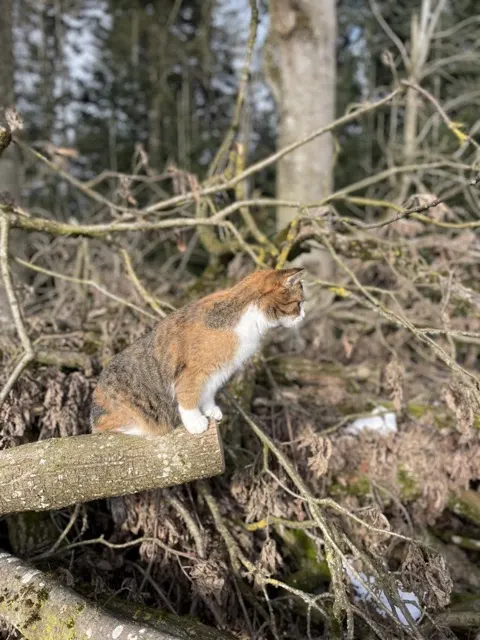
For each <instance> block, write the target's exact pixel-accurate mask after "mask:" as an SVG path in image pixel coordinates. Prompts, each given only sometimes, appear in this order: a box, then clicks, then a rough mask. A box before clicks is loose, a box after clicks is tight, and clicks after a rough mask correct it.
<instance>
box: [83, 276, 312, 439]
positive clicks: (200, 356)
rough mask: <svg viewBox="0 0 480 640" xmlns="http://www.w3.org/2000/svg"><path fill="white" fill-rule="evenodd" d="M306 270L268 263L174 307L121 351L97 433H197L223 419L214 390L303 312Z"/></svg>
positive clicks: (105, 386) (107, 380)
mask: <svg viewBox="0 0 480 640" xmlns="http://www.w3.org/2000/svg"><path fill="white" fill-rule="evenodd" d="M303 272H304V269H300V268H295V269H282V270H274V269H265V270H261V271H256V272H254V273H251V274H250V275H248V276H247V277H246V278H244V279H243V280H241V281H240V282H239V283H238V284H236V285H235V286H233V287H231V288H230V289H226V290H224V291H217V292H215V293H212V294H211V295H208V296H206V297H204V298H201V299H200V300H197V301H195V302H192V303H190V304H188V305H186V306H185V307H183V308H181V309H178V310H177V311H175V312H173V313H171V314H170V315H169V316H167V317H166V318H164V319H162V320H160V322H158V323H157V325H156V326H155V327H154V329H153V330H152V331H150V333H148V334H146V335H145V336H143V337H142V338H140V339H138V340H136V341H135V342H134V343H133V344H131V345H130V346H129V347H127V348H126V349H125V350H124V351H122V352H121V353H119V354H118V355H116V356H115V357H114V358H113V359H112V360H111V361H110V363H109V364H108V365H107V366H106V368H105V369H104V370H103V372H102V373H101V375H100V378H99V381H98V385H97V387H96V389H95V391H94V394H93V404H92V410H91V427H92V432H102V431H114V432H120V433H125V434H129V435H137V436H142V435H149V434H154V435H163V434H166V433H168V432H169V431H171V430H172V429H173V428H174V426H175V424H176V423H177V422H178V414H179V415H180V419H181V422H182V423H183V425H184V427H185V428H186V429H187V431H189V432H190V433H192V434H200V433H202V432H203V431H205V430H206V429H207V427H208V423H209V419H213V420H217V421H218V420H221V419H222V411H221V409H220V408H219V407H218V406H217V405H216V403H215V393H216V392H217V391H218V389H219V388H220V387H221V386H222V385H223V384H224V383H225V382H226V381H227V380H228V379H229V378H230V377H231V376H232V374H233V373H235V372H236V371H238V370H239V369H240V368H241V366H242V365H243V363H244V362H245V361H246V360H247V359H248V358H250V357H251V356H252V355H253V354H254V353H255V351H256V350H257V349H258V346H259V344H260V340H261V338H262V337H263V335H264V334H265V332H266V331H267V330H268V329H270V328H273V327H279V326H283V327H295V326H297V325H298V324H299V323H300V322H301V321H302V320H303V318H304V316H305V311H304V295H303V286H302V282H301V280H302V276H303Z"/></svg>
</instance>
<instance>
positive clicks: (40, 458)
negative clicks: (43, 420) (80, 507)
mask: <svg viewBox="0 0 480 640" xmlns="http://www.w3.org/2000/svg"><path fill="white" fill-rule="evenodd" d="M224 468H225V462H224V456H223V447H222V442H221V439H220V435H219V432H218V429H217V426H216V424H215V423H214V422H211V423H210V425H209V427H208V429H207V430H206V431H205V432H204V433H202V434H200V435H192V434H190V433H188V432H187V431H186V430H185V429H184V428H183V427H179V428H177V429H175V430H174V431H172V432H171V433H169V434H168V435H166V436H147V437H135V436H126V435H121V434H103V433H102V434H95V435H83V436H72V437H68V438H53V439H51V440H43V441H40V442H35V443H32V444H25V445H21V446H19V447H14V448H12V449H7V450H6V451H2V452H0V487H1V490H0V515H3V514H7V513H14V512H18V511H44V510H47V509H60V508H62V507H66V506H68V505H72V504H75V503H77V502H88V501H89V500H96V499H99V498H109V497H113V496H121V495H127V494H132V493H137V492H139V491H145V490H148V489H159V488H163V487H170V486H172V485H177V484H182V483H184V482H190V481H192V480H198V479H200V478H208V477H212V476H215V475H218V474H220V473H222V472H223V471H224Z"/></svg>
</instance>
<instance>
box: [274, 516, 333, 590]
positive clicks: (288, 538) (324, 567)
mask: <svg viewBox="0 0 480 640" xmlns="http://www.w3.org/2000/svg"><path fill="white" fill-rule="evenodd" d="M276 530H277V533H278V534H279V535H280V537H281V538H282V539H283V541H284V543H285V545H286V547H287V549H288V551H289V553H290V554H291V555H292V556H293V557H294V558H295V561H296V562H297V564H298V567H299V568H298V571H295V572H294V573H292V574H290V575H289V576H288V577H287V578H286V580H285V582H286V584H288V585H290V586H291V587H295V588H296V589H301V590H302V591H306V592H312V591H315V590H316V589H318V588H319V587H320V586H321V585H324V584H325V583H326V582H329V581H330V571H329V568H328V564H327V561H326V560H324V559H322V560H319V559H318V551H317V548H316V546H315V543H314V542H313V540H312V539H311V538H309V537H308V536H307V534H306V533H305V531H302V530H301V529H286V528H284V527H276Z"/></svg>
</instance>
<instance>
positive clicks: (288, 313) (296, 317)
mask: <svg viewBox="0 0 480 640" xmlns="http://www.w3.org/2000/svg"><path fill="white" fill-rule="evenodd" d="M258 273H261V274H263V278H264V286H263V287H262V289H263V290H262V294H261V299H260V307H261V309H262V311H263V313H264V314H265V316H266V317H267V319H268V321H269V322H271V323H272V324H273V325H274V326H275V325H276V326H282V327H295V326H296V325H297V324H300V322H302V320H303V319H304V317H305V309H304V304H305V296H304V292H303V285H302V278H303V276H304V275H305V269H300V268H295V269H278V270H276V269H268V270H267V271H263V272H262V271H260V272H258Z"/></svg>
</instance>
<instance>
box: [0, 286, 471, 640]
mask: <svg viewBox="0 0 480 640" xmlns="http://www.w3.org/2000/svg"><path fill="white" fill-rule="evenodd" d="M370 280H371V282H375V284H377V285H378V274H375V277H374V278H371V279H370ZM187 284H188V286H187ZM192 284H194V281H193V280H191V281H190V282H189V283H186V284H185V285H175V286H170V288H169V289H168V290H167V289H166V288H165V290H164V295H165V299H168V301H169V302H170V303H171V304H173V305H174V306H177V305H178V304H180V301H182V302H183V301H184V300H185V299H188V297H189V296H190V297H191V296H192V295H195V293H196V292H197V291H198V284H197V285H196V286H194V287H193V289H192ZM209 286H211V285H209ZM76 304H78V301H75V300H74V299H69V300H68V305H67V306H68V313H67V312H65V311H64V312H62V313H60V314H59V316H57V318H56V319H55V321H54V320H52V317H53V315H52V313H51V309H50V313H43V312H42V313H35V314H30V315H28V316H27V323H28V328H29V331H30V335H31V336H32V340H35V339H38V340H39V341H40V343H48V342H50V343H53V344H54V345H55V348H56V349H58V351H59V352H62V353H65V352H69V353H76V354H82V357H84V358H86V360H85V362H86V363H87V365H86V366H84V367H81V366H79V365H78V364H77V365H75V363H74V364H72V366H69V367H68V366H61V367H59V366H55V365H54V364H52V366H40V365H35V366H34V367H32V368H30V369H28V370H27V371H26V372H25V373H24V375H23V376H22V377H21V378H20V380H19V381H18V382H17V384H16V386H15V388H14V389H13V391H12V392H11V393H10V395H9V397H8V399H7V401H6V402H5V403H4V405H3V407H2V408H1V409H0V424H2V425H4V428H3V432H2V436H1V440H0V442H1V446H2V448H6V447H10V446H16V445H19V444H23V443H25V442H28V441H32V440H38V439H44V438H51V437H65V436H71V435H78V434H82V433H88V431H89V426H88V414H89V406H90V395H91V392H92V390H93V388H94V386H95V382H96V379H97V375H98V371H99V369H100V367H101V365H102V363H104V362H106V361H107V360H108V358H109V357H110V356H111V354H112V353H115V352H117V351H118V350H120V349H122V348H123V347H124V346H125V345H126V344H128V343H129V342H131V341H132V340H133V339H135V338H136V337H137V336H139V335H141V334H142V333H143V332H144V331H145V330H146V328H147V325H146V324H145V323H142V322H139V321H138V320H135V321H134V320H133V319H132V312H131V310H129V309H126V310H125V311H124V312H122V313H112V310H113V309H114V305H113V304H112V305H111V307H110V309H108V308H105V307H104V308H98V307H97V308H95V309H91V310H90V311H85V309H84V308H83V307H81V306H77V307H76V308H75V305H76ZM369 313H370V312H369ZM310 316H311V317H310V319H309V320H307V322H306V324H305V326H303V327H302V328H301V330H300V331H299V333H298V335H295V336H293V337H292V334H291V333H288V332H285V333H281V332H277V333H274V332H272V334H271V335H270V336H269V338H268V340H267V342H266V344H265V348H264V350H263V352H262V354H261V355H259V356H258V357H256V358H255V360H254V361H253V362H252V363H250V364H248V365H247V367H246V369H245V371H244V372H243V373H242V374H240V375H238V376H237V377H236V378H235V379H234V380H232V381H231V382H230V384H229V385H228V386H227V388H226V390H225V391H226V393H224V394H221V395H220V398H219V403H220V405H221V406H222V409H224V415H225V419H224V421H223V422H222V424H221V427H220V429H221V433H222V438H223V442H224V447H225V456H226V471H225V473H224V474H223V475H222V476H220V477H217V478H213V479H211V480H208V481H204V482H202V483H192V484H190V485H185V486H180V487H174V488H172V489H168V490H161V491H155V492H148V493H146V494H139V495H135V496H129V497H125V498H116V499H112V500H106V501H97V502H93V503H87V504H83V505H77V507H72V508H69V509H63V510H61V511H56V512H51V513H40V514H33V513H25V514H19V515H15V516H8V517H6V518H4V519H3V520H2V521H0V546H1V547H4V548H7V549H9V550H11V551H12V552H13V553H14V554H16V555H18V556H21V557H23V558H28V559H30V560H31V561H33V562H36V564H37V566H39V568H42V569H46V570H49V571H50V572H53V574H54V575H55V576H56V577H57V578H58V579H59V580H60V581H61V582H63V583H65V584H67V585H68V586H71V587H72V588H74V589H76V590H77V591H79V592H81V593H82V594H84V595H87V596H88V597H89V598H91V599H93V600H97V601H99V602H105V601H106V600H111V601H113V600H116V599H121V600H123V601H126V602H130V603H131V604H132V606H133V605H135V606H137V605H142V606H143V605H145V606H148V607H153V608H155V609H162V610H165V611H169V612H171V613H177V614H182V615H183V614H190V615H193V616H196V617H198V618H199V619H200V620H202V621H203V622H205V623H208V624H211V625H214V626H217V628H222V629H225V630H228V631H231V632H232V633H234V634H236V636H237V637H239V638H280V637H286V638H292V639H293V638H303V637H311V638H323V637H336V636H335V635H334V630H335V623H334V622H333V620H334V614H336V613H337V610H336V609H335V605H334V602H335V600H334V595H335V597H336V598H337V599H340V600H342V598H343V597H344V596H345V597H346V599H347V601H348V603H351V604H350V605H349V604H345V603H343V613H340V614H339V615H340V618H341V617H342V616H345V615H346V616H347V618H348V615H350V613H351V614H352V615H353V614H354V615H355V619H356V627H355V637H370V635H369V634H370V633H371V629H372V628H376V629H377V632H381V633H383V634H385V635H384V636H383V637H388V638H397V637H398V638H402V637H409V636H411V635H412V634H411V633H410V631H409V629H408V623H407V622H406V620H405V616H406V615H407V614H405V611H403V612H402V610H401V609H402V607H401V605H399V608H396V609H395V608H394V606H393V605H392V604H391V602H394V603H395V602H396V600H395V598H396V597H397V596H398V594H399V593H400V591H399V590H401V591H402V592H405V593H408V594H410V596H409V598H410V600H411V601H412V602H410V604H409V608H408V610H409V612H410V613H411V615H412V617H413V618H414V619H415V620H418V625H419V627H418V629H419V630H420V632H421V633H422V634H424V636H423V637H429V638H437V637H438V638H441V637H458V638H464V637H465V638H467V637H471V635H469V634H470V632H471V625H472V623H471V622H469V618H468V616H469V615H470V614H471V613H472V612H478V611H479V610H480V494H479V493H478V486H479V482H480V440H479V433H480V430H479V429H480V424H479V423H478V419H475V416H474V414H473V412H472V410H471V408H470V406H469V403H468V401H467V400H465V393H464V391H462V387H461V384H460V383H459V382H457V381H455V379H453V380H452V376H451V372H450V371H449V370H448V369H447V368H446V367H443V365H441V364H439V362H438V361H437V360H436V359H435V358H434V357H433V356H432V354H431V353H427V352H426V351H425V349H423V348H422V345H421V344H420V345H418V344H415V341H414V340H412V339H411V336H409V335H408V332H406V331H403V330H401V329H392V328H391V327H390V328H385V326H382V325H381V324H380V323H378V322H376V321H375V320H373V321H372V316H371V315H368V314H367V313H366V312H365V311H364V310H359V309H358V308H357V307H356V306H355V305H352V304H351V303H350V302H349V301H348V300H345V299H343V298H342V296H341V295H337V296H336V297H335V298H334V300H333V301H330V305H329V306H328V307H327V308H326V311H325V312H324V313H322V314H320V315H319V314H318V313H313V312H312V313H310ZM339 326H341V327H342V328H341V330H340V329H339ZM3 348H4V349H5V351H6V352H8V351H9V350H12V349H14V346H13V343H11V344H10V343H9V342H8V339H6V338H5V339H4V343H3ZM475 353H476V351H475V349H474V350H473V351H472V355H469V352H468V349H467V351H466V352H465V354H464V356H463V366H464V368H465V370H467V371H468V368H469V367H470V369H472V370H473V369H474V367H475V364H476V359H475V357H476V356H475ZM469 358H470V360H469ZM375 416H376V417H375ZM362 418H367V420H363V422H359V419H362ZM355 421H357V422H355ZM352 425H354V426H353V427H352ZM365 425H367V427H368V426H370V427H372V426H373V427H375V428H361V427H362V426H363V427H365ZM385 425H387V426H388V427H389V428H386V427H385ZM254 427H257V428H258V427H259V428H260V429H261V430H262V432H263V433H264V434H266V436H267V437H268V439H269V442H270V443H273V445H274V447H275V448H276V449H275V450H273V449H272V448H271V447H270V445H268V444H267V445H266V444H265V443H262V442H261V441H260V439H259V438H258V435H257V434H256V431H255V428H254ZM359 427H360V428H359ZM302 486H304V487H306V489H302ZM305 491H306V492H307V493H305ZM329 499H333V501H335V502H329ZM322 500H323V502H322ZM315 501H317V503H318V505H319V507H320V510H321V513H322V514H323V515H322V516H321V518H323V517H324V518H325V520H319V518H320V516H318V517H315V516H314V515H312V505H313V504H315ZM318 501H319V502H318ZM322 523H323V524H322ZM325 523H326V524H325ZM66 528H67V533H66V535H65V536H64V537H63V538H62V541H61V544H59V545H57V544H56V540H57V539H58V538H59V536H61V535H62V532H65V530H66ZM392 532H393V533H394V534H400V535H392ZM94 540H96V541H97V542H92V541H94ZM155 540H158V541H159V542H160V544H156V542H155ZM328 540H330V543H328ZM130 541H132V545H131V546H127V547H126V548H124V547H122V548H117V547H116V545H124V543H128V542H130ZM134 541H136V543H135V542H134ZM414 541H415V542H414ZM72 545H74V546H72ZM332 545H333V546H332ZM332 548H333V549H334V553H338V554H339V556H338V557H337V563H333V564H332V562H331V557H330V555H329V554H331V553H332ZM40 556H41V557H40ZM36 558H37V560H36ZM339 558H340V560H339ZM338 561H339V562H340V564H339V563H338ZM246 567H249V569H247V568H246ZM332 567H333V569H332ZM257 572H258V575H257ZM374 576H375V577H374ZM385 576H390V578H392V577H393V582H388V579H387V578H385V579H386V580H387V582H385V583H384V582H383V579H384V577H385ZM359 580H360V582H359ZM276 581H279V583H277V582H276ZM362 581H363V583H364V585H363V586H362V584H361V583H362ZM365 584H367V585H369V586H370V590H371V591H372V592H373V595H372V593H366V590H365ZM392 585H393V589H394V590H395V589H397V593H396V594H394V595H393V596H392V591H391V590H392ZM303 593H305V594H311V595H313V596H315V597H317V598H318V599H316V600H312V599H311V598H310V600H309V599H308V597H307V598H303V597H302V594H303ZM375 594H376V597H377V598H378V599H379V601H380V604H379V602H376V603H375V602H374V601H373V599H374V597H375ZM386 594H390V596H391V597H390V599H389V598H388V597H387V595H386ZM400 595H401V594H400ZM309 597H310V596H309ZM389 602H390V604H389ZM315 603H316V604H315ZM381 603H383V605H384V607H383V610H382V606H381ZM317 605H318V607H317ZM349 606H352V607H353V608H352V609H351V610H350V611H349V610H348V607H349ZM332 607H333V608H332ZM392 610H393V611H394V614H393V615H388V614H389V612H391V611H392ZM463 611H467V613H466V614H465V615H466V617H465V618H464V617H462V616H463V613H462V612H463ZM322 612H323V614H322ZM325 612H326V613H327V614H328V615H329V616H330V618H331V621H330V622H325V619H324V618H325V616H324V614H325ZM458 612H460V614H459V613H458ZM442 616H443V618H442ZM5 633H6V632H5ZM327 634H330V635H327ZM442 634H443V635H442ZM454 634H456V635H454ZM462 634H463V635H462ZM4 637H5V638H7V637H8V635H5V636H4ZM11 637H14V636H13V635H12V636H11Z"/></svg>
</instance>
